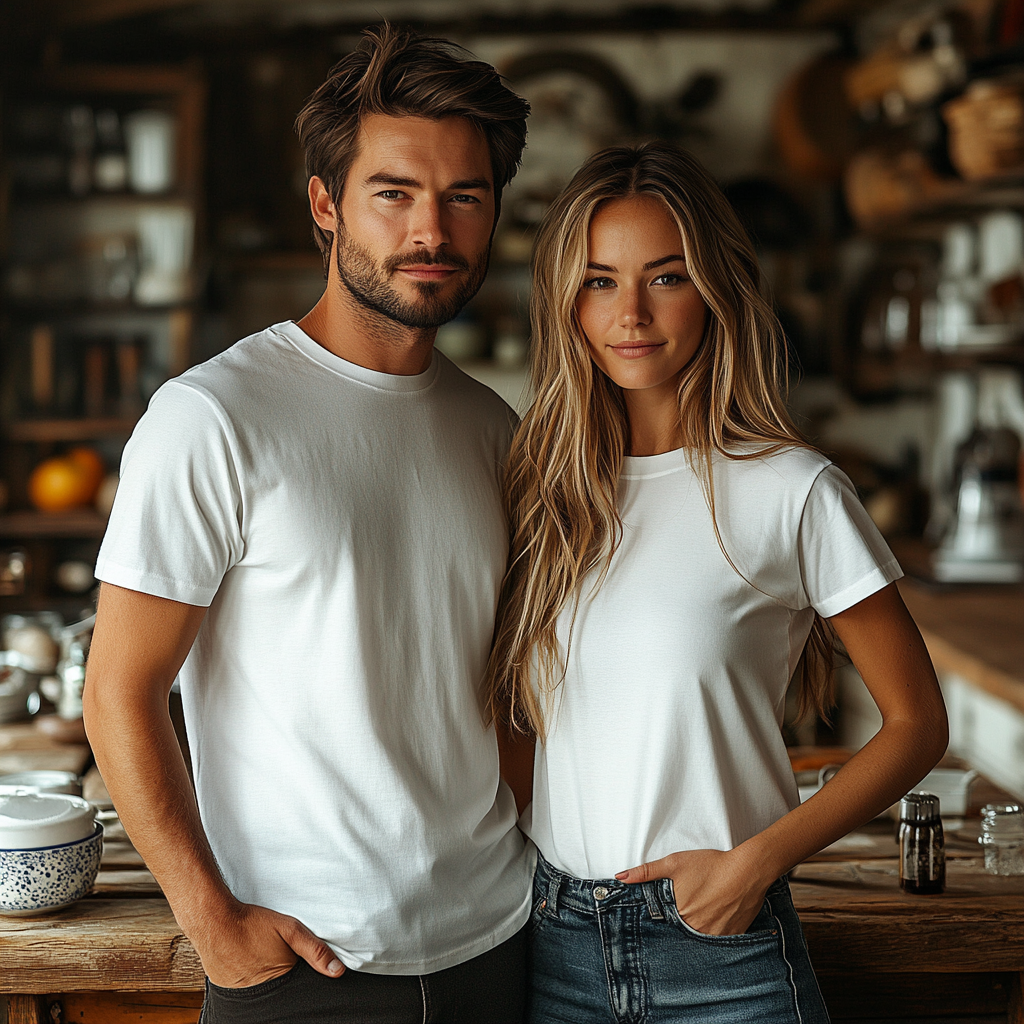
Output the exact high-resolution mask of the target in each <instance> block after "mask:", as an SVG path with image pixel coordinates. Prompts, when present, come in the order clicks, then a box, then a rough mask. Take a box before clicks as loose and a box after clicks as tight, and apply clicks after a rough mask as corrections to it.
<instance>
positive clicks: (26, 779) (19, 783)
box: [0, 768, 82, 796]
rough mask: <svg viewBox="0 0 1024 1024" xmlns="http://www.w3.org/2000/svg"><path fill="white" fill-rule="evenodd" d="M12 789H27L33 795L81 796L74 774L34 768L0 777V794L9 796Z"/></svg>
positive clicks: (77, 779) (76, 777)
mask: <svg viewBox="0 0 1024 1024" xmlns="http://www.w3.org/2000/svg"><path fill="white" fill-rule="evenodd" d="M14 789H28V790H31V791H32V792H33V793H67V794H69V795H70V796H81V795H82V780H81V779H80V778H79V777H78V776H77V775H76V774H75V773H74V772H58V771H53V770H52V769H48V768H36V769H33V770H32V771H27V772H10V773H8V774H7V775H0V794H8V795H9V794H11V793H12V791H13V790H14Z"/></svg>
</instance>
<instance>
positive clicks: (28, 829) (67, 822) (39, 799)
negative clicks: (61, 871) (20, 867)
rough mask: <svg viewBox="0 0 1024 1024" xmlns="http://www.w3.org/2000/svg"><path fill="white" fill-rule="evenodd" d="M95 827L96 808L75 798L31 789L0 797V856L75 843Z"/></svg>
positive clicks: (77, 797) (79, 798) (90, 833)
mask: <svg viewBox="0 0 1024 1024" xmlns="http://www.w3.org/2000/svg"><path fill="white" fill-rule="evenodd" d="M95 827H96V809H95V808H94V807H93V806H92V804H90V803H89V801H88V800H83V799H82V798H81V797H79V796H70V795H68V794H66V793H39V792H34V791H32V790H31V789H18V790H15V791H14V792H12V793H3V794H0V853H2V852H3V851H4V850H22V851H24V850H41V849H47V848H50V847H54V846H58V845H62V844H64V843H77V842H79V841H80V840H82V839H85V838H87V837H88V836H90V835H92V832H93V829H94V828H95Z"/></svg>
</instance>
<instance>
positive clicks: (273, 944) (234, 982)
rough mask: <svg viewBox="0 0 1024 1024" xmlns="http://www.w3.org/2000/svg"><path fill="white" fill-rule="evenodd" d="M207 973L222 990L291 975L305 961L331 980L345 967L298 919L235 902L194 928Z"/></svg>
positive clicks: (200, 955) (264, 908) (196, 945)
mask: <svg viewBox="0 0 1024 1024" xmlns="http://www.w3.org/2000/svg"><path fill="white" fill-rule="evenodd" d="M191 931H192V932H195V933H196V934H190V935H189V938H191V939H192V942H193V944H194V945H195V947H196V950H197V952H198V953H199V957H200V959H201V960H202V961H203V969H204V970H205V971H206V976H207V977H208V978H209V979H210V981H211V982H213V984H214V985H217V986H218V987H220V988H249V987H251V986H253V985H260V984H262V983H263V982H265V981H272V980H273V979H274V978H279V977H281V975H283V974H287V973H288V971H290V970H291V969H292V968H293V967H294V966H295V964H296V963H297V962H298V961H299V960H300V959H301V960H305V961H306V962H307V963H308V964H309V965H310V967H312V968H313V969H314V970H315V971H319V972H320V973H321V974H325V975H327V977H329V978H336V977H338V976H339V975H341V974H342V973H343V972H344V970H345V968H344V966H343V965H342V963H341V961H340V960H339V959H338V958H337V956H335V954H334V951H333V950H332V949H331V947H330V946H328V945H327V943H326V942H324V941H323V939H320V938H317V936H315V935H314V934H313V933H312V932H311V931H310V930H309V929H308V928H307V927H306V926H305V925H303V924H302V923H301V922H299V921H296V920H295V918H294V917H288V916H287V915H285V914H278V913H277V912H276V911H273V910H268V909H267V908H266V907H258V906H255V905H253V904H249V903H237V904H236V905H235V906H234V907H232V908H231V910H230V912H228V913H223V914H219V915H216V916H211V917H209V918H207V919H206V920H205V921H204V923H203V926H202V927H201V928H198V929H192V930H191Z"/></svg>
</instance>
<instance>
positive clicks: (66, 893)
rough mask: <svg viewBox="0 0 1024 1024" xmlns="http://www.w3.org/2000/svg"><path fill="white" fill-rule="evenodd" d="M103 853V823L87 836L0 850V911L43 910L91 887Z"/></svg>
mask: <svg viewBox="0 0 1024 1024" xmlns="http://www.w3.org/2000/svg"><path fill="white" fill-rule="evenodd" d="M102 854H103V826H102V825H97V826H96V829H95V831H94V832H93V833H92V835H91V836H87V837H86V838H85V839H78V840H76V841H75V842H73V843H61V844H60V845H59V846H42V847H39V848H38V849H35V850H0V915H4V916H7V917H30V916H32V915H34V914H47V913H49V912H50V911H52V910H59V909H60V908H61V907H66V906H68V905H69V904H71V903H74V902H75V900H80V899H81V898H82V897H83V896H85V895H86V893H88V892H89V890H90V889H91V888H92V885H93V882H95V881H96V873H97V872H98V871H99V869H100V857H101V856H102Z"/></svg>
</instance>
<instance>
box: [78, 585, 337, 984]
mask: <svg viewBox="0 0 1024 1024" xmlns="http://www.w3.org/2000/svg"><path fill="white" fill-rule="evenodd" d="M205 614H206V609H205V608H199V607H196V606H195V605H189V604H181V603H179V602H177V601H168V600H165V599H164V598H160V597H153V596H151V595H149V594H141V593H138V592H136V591H134V590H125V589H123V588H121V587H114V586H111V585H110V584H106V583H105V584H103V586H102V588H101V590H100V602H99V610H98V613H97V616H96V628H95V631H94V633H93V640H92V647H91V649H90V652H89V664H88V670H87V673H86V684H85V692H84V695H83V704H84V712H85V726H86V731H87V732H88V735H89V742H90V743H91V744H92V749H93V752H94V753H95V755H96V763H97V764H98V765H99V769H100V771H101V772H102V774H103V781H104V782H105V783H106V785H107V789H108V790H109V791H110V795H111V798H112V799H113V801H114V805H115V807H116V808H117V812H118V815H119V817H120V819H121V821H122V823H123V824H124V827H125V830H126V831H127V832H128V834H129V835H130V836H131V839H132V842H133V843H134V844H135V847H136V849H137V850H138V851H139V853H140V854H142V857H143V859H144V860H145V861H146V866H147V867H148V868H149V870H150V871H151V872H152V873H153V875H154V877H155V878H156V880H157V881H158V882H159V883H160V887H161V888H162V889H163V891H164V895H165V896H166V897H167V900H168V902H169V903H170V905H171V909H172V910H173V911H174V916H175V918H176V919H177V921H178V924H180V925H181V928H182V930H183V931H184V932H185V934H186V935H187V936H188V937H189V939H191V941H192V943H193V945H194V946H195V947H196V950H197V952H198V953H199V956H200V958H201V959H202V962H203V968H204V970H205V971H206V973H207V975H208V977H209V978H210V980H211V981H212V982H213V983H214V984H215V985H221V986H224V987H227V988H241V987H245V986H249V985H256V984H259V983H260V982H263V981H267V980H269V979H271V978H275V977H277V976H279V975H281V974H284V973H285V972H286V971H288V970H289V969H290V968H291V967H292V966H293V965H294V963H295V961H296V959H297V958H299V957H301V958H302V959H304V960H306V961H307V962H308V963H309V964H310V966H312V967H313V968H314V969H315V970H317V971H319V972H320V973H321V974H326V975H327V976H328V977H337V976H338V975H339V974H341V973H342V971H343V970H344V967H343V966H342V964H341V962H340V961H339V960H338V958H337V957H336V956H335V955H334V952H333V951H332V950H331V948H330V947H329V946H328V945H327V944H326V943H325V942H323V941H322V940H321V939H318V938H317V937H316V936H315V935H313V934H312V933H311V932H310V931H309V930H308V929H307V928H305V927H304V926H303V925H302V924H300V923H299V922H298V921H296V920H295V919H294V918H291V917H287V916H285V915H283V914H278V913H275V912H274V911H272V910H268V909H266V908H265V907H257V906H253V905H251V904H246V903H241V902H239V901H238V900H236V899H235V898H234V896H232V895H231V892H230V891H229V890H228V887H227V886H226V885H225V884H224V880H223V879H222V878H221V875H220V872H219V871H218V869H217V864H216V861H215V859H214V856H213V852H212V851H211V849H210V844H209V842H208V841H207V838H206V835H205V833H204V832H203V826H202V823H201V821H200V819H199V809H198V807H197V806H196V802H195V797H194V795H193V792H192V786H191V784H190V782H189V778H188V772H187V770H186V768H185V762H184V760H183V759H182V756H181V749H180V748H179V746H178V741H177V739H176V737H175V735H174V728H173V726H172V724H171V719H170V715H169V714H168V710H167V700H168V695H169V694H170V690H171V684H172V683H173V682H174V679H175V677H176V676H177V674H178V670H179V669H180V668H181V666H182V663H183V662H184V660H185V657H186V656H187V655H188V652H189V650H190V649H191V647H192V643H193V641H194V640H195V638H196V634H197V633H198V632H199V627H200V625H201V624H202V621H203V617H204V615H205Z"/></svg>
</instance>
